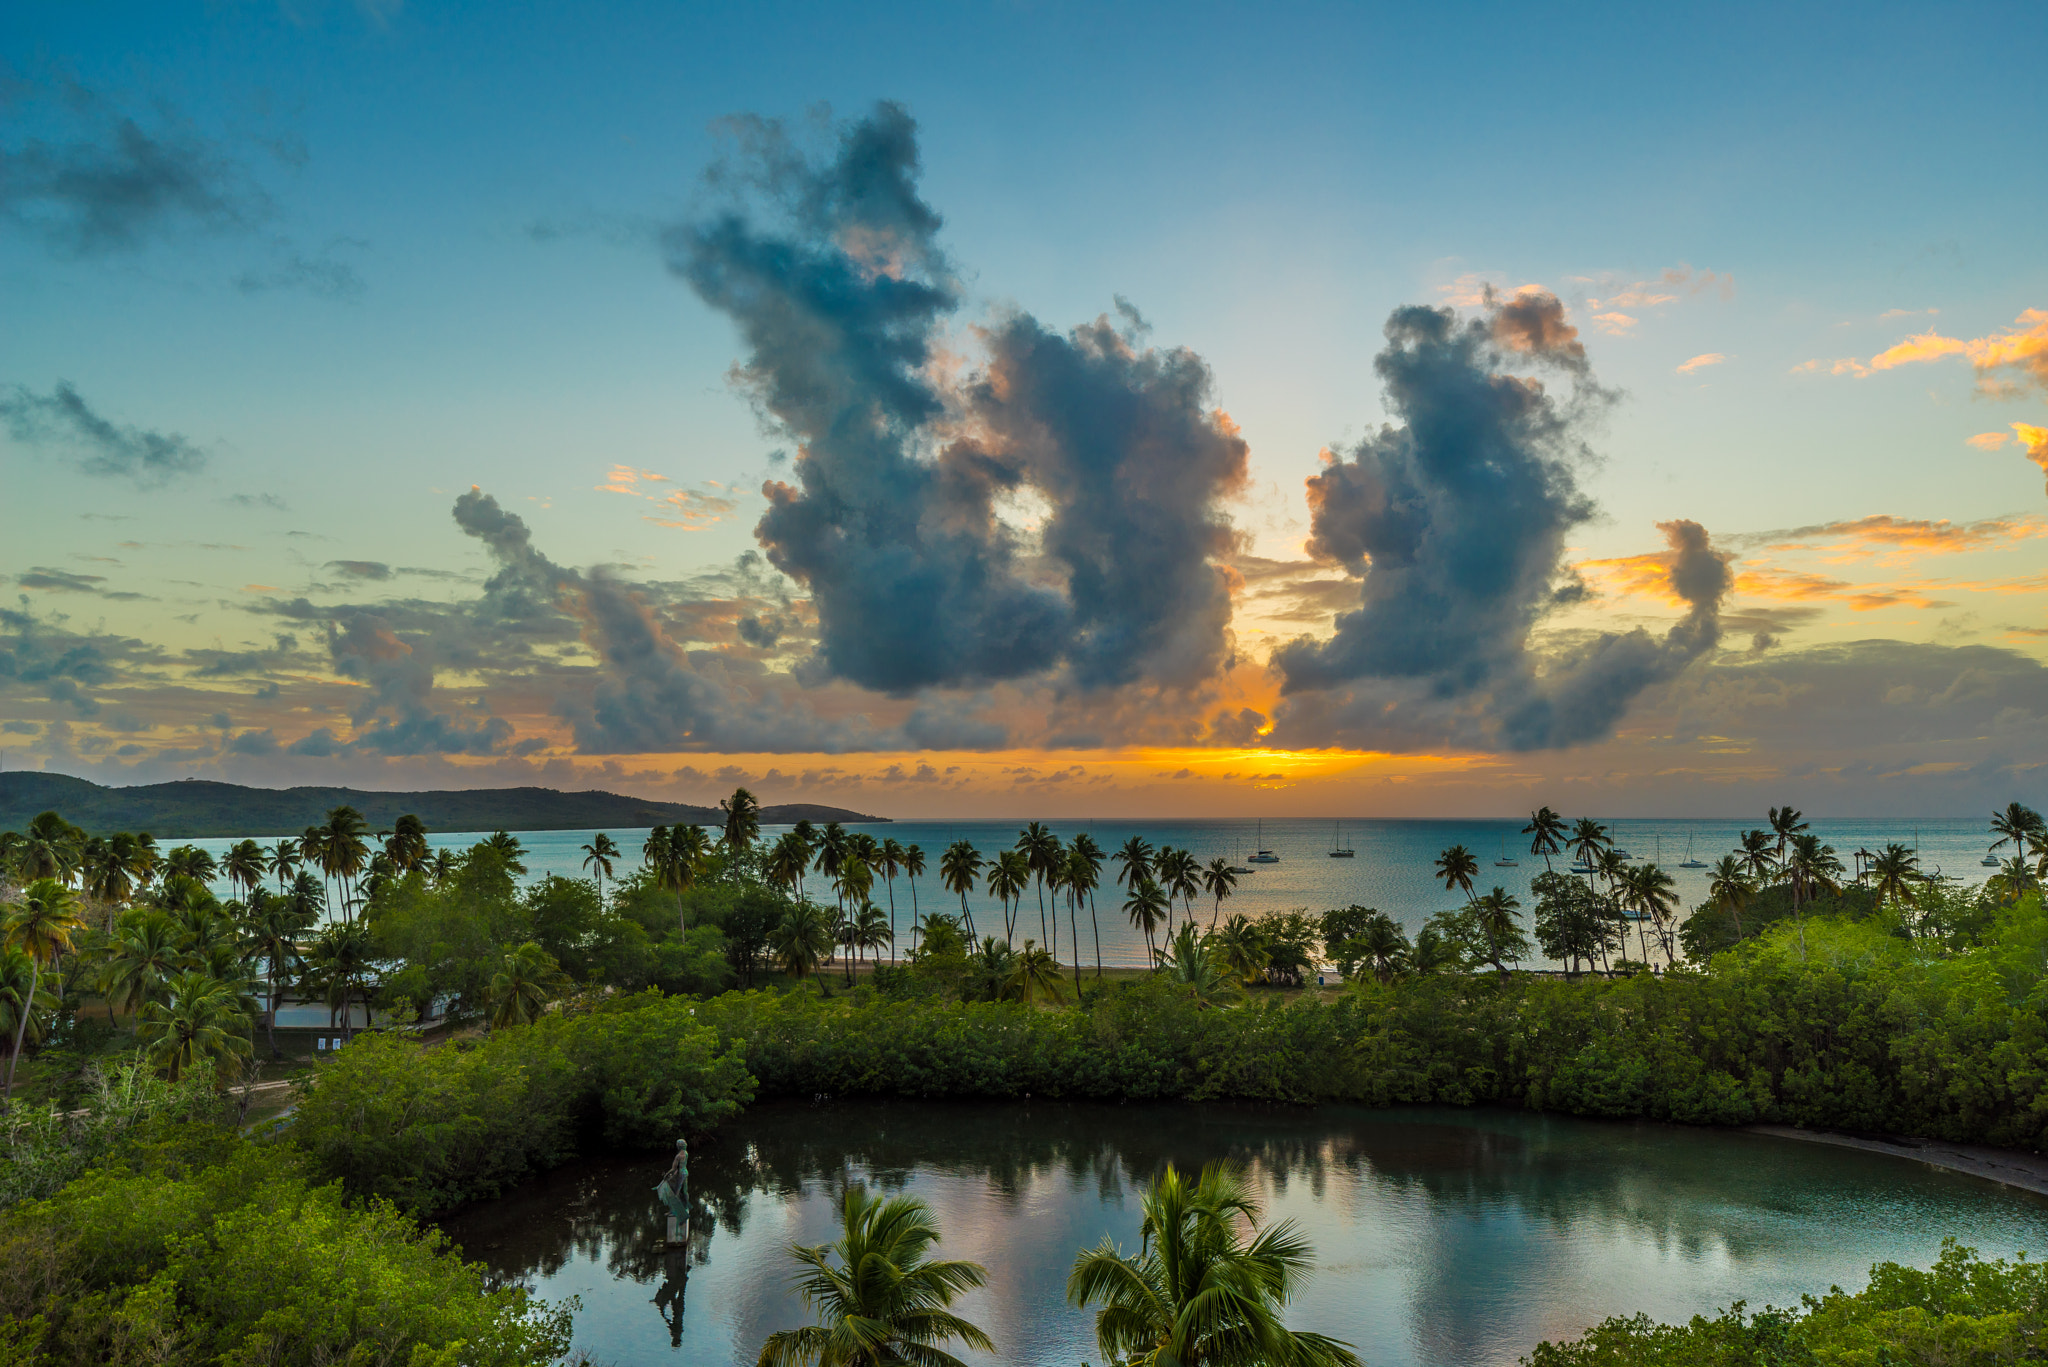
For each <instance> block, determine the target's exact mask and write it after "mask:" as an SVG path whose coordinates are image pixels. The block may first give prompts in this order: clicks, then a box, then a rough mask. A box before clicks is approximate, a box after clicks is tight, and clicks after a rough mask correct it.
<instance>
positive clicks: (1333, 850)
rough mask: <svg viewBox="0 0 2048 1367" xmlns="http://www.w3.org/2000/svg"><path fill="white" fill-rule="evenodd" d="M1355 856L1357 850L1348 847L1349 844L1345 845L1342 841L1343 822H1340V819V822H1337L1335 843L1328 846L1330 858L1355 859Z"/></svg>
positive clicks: (1356, 855)
mask: <svg viewBox="0 0 2048 1367" xmlns="http://www.w3.org/2000/svg"><path fill="white" fill-rule="evenodd" d="M1357 857H1358V851H1357V850H1354V849H1352V848H1351V847H1350V846H1349V845H1347V844H1345V843H1344V823H1343V822H1341V821H1340V822H1338V823H1337V842H1336V843H1335V844H1334V845H1332V846H1330V858H1332V859H1355V858H1357Z"/></svg>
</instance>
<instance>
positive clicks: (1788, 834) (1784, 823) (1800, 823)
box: [1770, 806, 1806, 864]
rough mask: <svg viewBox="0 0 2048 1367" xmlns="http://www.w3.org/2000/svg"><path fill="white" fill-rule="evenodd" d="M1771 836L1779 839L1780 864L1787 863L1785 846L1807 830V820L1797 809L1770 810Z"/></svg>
mask: <svg viewBox="0 0 2048 1367" xmlns="http://www.w3.org/2000/svg"><path fill="white" fill-rule="evenodd" d="M1770 823H1771V834H1772V835H1774V836H1776V837H1777V838H1778V862H1779V863H1780V864H1782V863H1784V862H1785V846H1786V845H1787V844H1788V843H1790V842H1791V841H1792V839H1793V838H1794V837H1796V836H1797V835H1798V834H1799V833H1800V832H1801V831H1803V830H1805V829H1806V818H1805V817H1804V816H1802V815H1801V814H1800V811H1799V809H1798V808H1797V807H1789V806H1788V807H1773V808H1771V809H1770Z"/></svg>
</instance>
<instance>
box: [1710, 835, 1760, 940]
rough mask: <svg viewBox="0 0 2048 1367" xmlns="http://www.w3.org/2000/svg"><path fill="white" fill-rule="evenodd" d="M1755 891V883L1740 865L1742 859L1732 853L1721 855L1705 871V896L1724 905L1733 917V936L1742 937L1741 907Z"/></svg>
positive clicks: (1745, 904)
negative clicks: (1717, 860)
mask: <svg viewBox="0 0 2048 1367" xmlns="http://www.w3.org/2000/svg"><path fill="white" fill-rule="evenodd" d="M1755 891H1756V885H1755V884H1754V883H1751V882H1750V881H1749V873H1748V871H1747V870H1746V869H1744V868H1743V866H1742V860H1741V859H1739V858H1737V857H1736V856H1735V855H1732V854H1724V855H1722V856H1721V860H1720V862H1719V863H1717V864H1715V865H1714V867H1713V868H1712V869H1710V870H1709V871H1708V873H1707V896H1708V897H1709V898H1711V899H1712V900H1713V901H1715V902H1717V903H1719V904H1720V905H1721V906H1723V907H1725V908H1726V909H1727V911H1728V914H1729V915H1730V916H1732V917H1733V918H1734V919H1735V938H1736V939H1738V940H1739V939H1741V938H1742V909H1743V907H1745V906H1747V905H1748V904H1749V899H1750V897H1751V895H1752V894H1754V893H1755Z"/></svg>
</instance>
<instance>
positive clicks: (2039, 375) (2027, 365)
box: [1793, 309, 2048, 394]
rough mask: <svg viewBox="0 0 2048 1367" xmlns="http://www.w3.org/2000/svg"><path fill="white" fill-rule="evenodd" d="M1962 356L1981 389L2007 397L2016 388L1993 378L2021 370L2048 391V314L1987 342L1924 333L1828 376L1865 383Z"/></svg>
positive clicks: (2029, 314) (2024, 315)
mask: <svg viewBox="0 0 2048 1367" xmlns="http://www.w3.org/2000/svg"><path fill="white" fill-rule="evenodd" d="M1945 356H1961V357H1963V358H1964V359H1966V360H1967V361H1969V363H1970V364H1971V365H1972V366H1974V367H1975V368H1976V371H1977V377H1978V378H1977V385H1978V388H1979V389H1982V390H1984V391H1985V392H1986V393H1990V394H2006V393H2010V392H2011V391H2012V388H2013V387H2012V386H2011V385H2009V384H2007V383H2005V382H2003V381H1999V380H1995V379H1993V378H1992V373H1993V372H1994V371H1999V370H2017V371H2019V372H2021V374H2022V375H2023V376H2024V377H2026V378H2028V379H2031V380H2032V381H2033V382H2034V383H2035V384H2038V385H2040V386H2042V387H2043V388H2044V389H2048V309H2025V310H2023V311H2022V312H2021V313H2020V316H2019V317H2018V318H2016V319H2014V320H2013V322H2012V326H2010V327H2008V328H2006V329H2004V330H2003V331H2000V332H1995V333H1992V334H1990V335H1989V336H1985V337H1973V338H1969V339H1964V338H1960V337H1944V336H1943V335H1942V334H1940V333H1938V332H1920V333H1915V334H1914V335H1913V336H1911V337H1908V338H1907V339H1906V340H1905V341H1903V342H1900V343H1898V344H1897V345H1895V346H1890V347H1886V348H1885V349H1884V350H1883V351H1880V352H1878V353H1877V355H1875V356H1873V357H1871V358H1870V359H1869V360H1868V361H1859V360H1856V359H1855V358H1854V357H1850V358H1847V359H1844V360H1839V361H1836V362H1834V363H1833V364H1832V365H1831V366H1829V373H1830V374H1834V375H1854V376H1856V377H1857V378H1858V379H1865V378H1868V377H1869V376H1871V375H1875V374H1877V373H1878V372H1879V371H1881V370H1893V369H1896V368H1897V367H1899V366H1902V365H1913V364H1915V363H1917V362H1920V361H1938V360H1940V359H1942V358H1943V357H1945ZM1824 364H1827V363H1826V362H1822V361H1807V362H1806V363H1804V364H1803V365H1799V366H1795V367H1793V369H1794V370H1795V371H1808V372H1810V371H1814V370H1818V369H1820V367H1821V366H1822V365H1824Z"/></svg>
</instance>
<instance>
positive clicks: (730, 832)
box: [718, 788, 761, 850]
mask: <svg viewBox="0 0 2048 1367" xmlns="http://www.w3.org/2000/svg"><path fill="white" fill-rule="evenodd" d="M718 810H719V811H721V812H724V813H725V821H724V822H723V823H722V825H723V829H722V830H721V831H720V832H719V837H718V838H719V841H720V843H722V844H724V845H725V846H726V848H728V849H733V850H744V849H746V848H747V847H748V846H750V845H752V844H753V843H754V841H755V840H756V839H758V838H759V836H760V834H761V804H760V802H759V801H757V800H756V799H755V797H754V795H753V794H752V793H750V792H748V791H747V790H746V789H745V788H735V789H733V790H732V796H731V797H729V798H726V799H725V800H724V801H722V802H720V803H719V804H718Z"/></svg>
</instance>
